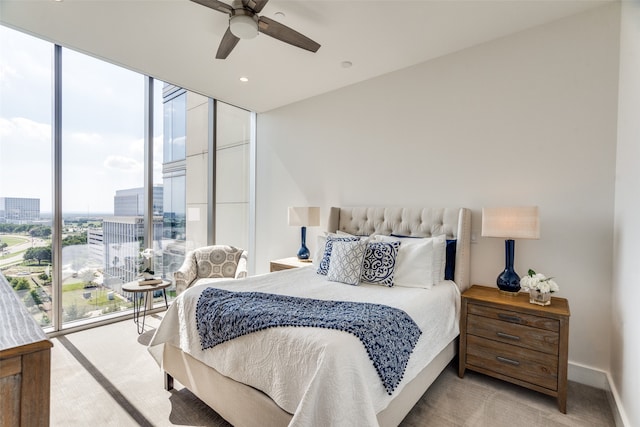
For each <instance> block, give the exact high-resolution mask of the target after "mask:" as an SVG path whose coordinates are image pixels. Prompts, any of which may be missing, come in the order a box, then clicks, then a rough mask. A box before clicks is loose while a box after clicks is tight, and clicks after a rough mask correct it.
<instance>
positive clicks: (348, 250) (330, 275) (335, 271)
mask: <svg viewBox="0 0 640 427" xmlns="http://www.w3.org/2000/svg"><path fill="white" fill-rule="evenodd" d="M366 247H367V242H366V241H361V240H356V241H350V242H342V241H338V242H333V248H332V251H331V263H330V264H329V271H328V272H327V280H330V281H332V282H340V283H346V284H347V285H357V284H359V283H360V275H361V274H362V259H363V258H364V251H365V248H366Z"/></svg>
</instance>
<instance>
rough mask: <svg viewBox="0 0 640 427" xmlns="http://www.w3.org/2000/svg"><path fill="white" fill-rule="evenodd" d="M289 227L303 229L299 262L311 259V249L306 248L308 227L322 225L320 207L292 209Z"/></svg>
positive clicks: (290, 209) (290, 210)
mask: <svg viewBox="0 0 640 427" xmlns="http://www.w3.org/2000/svg"><path fill="white" fill-rule="evenodd" d="M289 225H294V226H299V227H302V229H301V233H300V237H301V241H302V245H301V246H300V250H299V251H298V259H299V260H308V259H309V249H308V248H307V246H306V244H305V243H306V240H307V226H309V227H313V226H318V225H320V208H318V207H290V208H289Z"/></svg>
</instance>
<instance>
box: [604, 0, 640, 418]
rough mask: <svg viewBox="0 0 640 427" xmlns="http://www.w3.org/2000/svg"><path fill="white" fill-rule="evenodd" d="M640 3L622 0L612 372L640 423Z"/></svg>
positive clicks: (626, 406)
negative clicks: (639, 115)
mask: <svg viewBox="0 0 640 427" xmlns="http://www.w3.org/2000/svg"><path fill="white" fill-rule="evenodd" d="M639 23H640V3H638V2H626V1H625V2H623V3H622V20H621V25H620V27H621V31H620V35H621V37H620V92H619V101H618V154H617V167H616V172H617V177H616V200H615V228H614V257H613V259H614V263H613V289H612V302H613V305H612V307H613V310H612V314H613V325H612V326H613V328H612V331H613V333H612V334H611V375H612V379H613V387H612V388H613V391H614V394H615V395H617V398H618V399H620V401H621V403H622V405H621V406H622V407H623V408H624V410H625V411H626V414H625V413H624V412H623V413H622V414H621V417H622V418H623V420H624V422H625V425H627V426H640V405H638V396H640V371H638V360H640V357H639V355H640V310H638V301H640V287H639V285H640V279H639V277H640V276H639V275H638V260H640V239H638V237H639V236H640V222H639V221H638V218H640V197H639V195H640V194H639V193H638V188H640V168H639V167H638V159H640V120H639V119H638V112H639V111H640V80H639V79H638V76H640V25H639Z"/></svg>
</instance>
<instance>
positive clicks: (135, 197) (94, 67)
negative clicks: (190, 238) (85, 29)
mask: <svg viewBox="0 0 640 427" xmlns="http://www.w3.org/2000/svg"><path fill="white" fill-rule="evenodd" d="M61 83H62V147H61V150H62V164H61V171H62V188H61V189H60V191H61V194H62V217H63V220H64V228H63V230H62V237H63V241H62V242H63V247H62V278H61V279H62V283H61V286H62V310H63V322H65V323H66V322H73V321H77V320H84V319H87V318H89V319H94V318H96V317H99V316H102V315H104V314H109V313H114V312H119V311H122V310H126V309H129V308H131V301H130V298H131V296H128V295H126V294H125V293H124V292H123V291H122V284H123V283H126V282H130V281H133V280H135V279H136V277H137V276H138V257H139V255H138V254H139V253H140V250H141V249H144V241H143V233H142V230H143V223H142V219H143V214H144V210H143V206H142V199H143V194H144V193H143V192H144V188H143V186H144V179H143V178H144V175H143V169H144V156H143V153H144V145H143V144H144V127H143V125H144V102H143V100H144V76H143V75H141V74H138V73H135V72H133V71H129V70H125V69H124V68H121V67H118V66H115V65H111V64H108V63H106V62H104V61H100V60H97V59H94V58H91V57H89V56H87V55H83V54H80V53H77V52H74V51H72V50H69V49H62V82H61ZM89 235H90V236H91V241H89V240H88V237H89ZM90 247H91V248H92V250H90Z"/></svg>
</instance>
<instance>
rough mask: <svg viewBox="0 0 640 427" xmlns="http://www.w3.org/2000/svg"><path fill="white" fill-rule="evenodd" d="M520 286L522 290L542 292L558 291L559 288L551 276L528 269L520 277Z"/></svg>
mask: <svg viewBox="0 0 640 427" xmlns="http://www.w3.org/2000/svg"><path fill="white" fill-rule="evenodd" d="M520 287H521V288H522V289H524V290H527V291H528V290H532V289H533V290H537V291H538V292H542V293H549V292H551V293H553V292H558V291H559V290H560V288H559V287H558V284H557V283H556V282H554V281H553V277H545V275H544V274H539V273H536V272H535V271H533V270H531V269H529V272H528V274H527V275H526V276H525V277H523V278H522V279H520Z"/></svg>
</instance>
